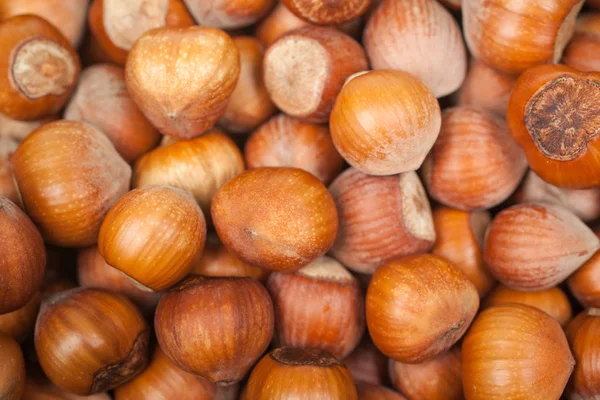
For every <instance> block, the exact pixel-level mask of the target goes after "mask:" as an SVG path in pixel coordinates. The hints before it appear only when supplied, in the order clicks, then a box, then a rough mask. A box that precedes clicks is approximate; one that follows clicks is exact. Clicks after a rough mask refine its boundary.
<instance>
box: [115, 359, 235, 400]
mask: <svg viewBox="0 0 600 400" xmlns="http://www.w3.org/2000/svg"><path fill="white" fill-rule="evenodd" d="M236 389H237V388H236V387H235V386H232V387H231V388H221V387H218V386H216V385H214V384H212V383H210V382H209V381H207V380H206V379H204V378H200V377H198V376H195V375H192V374H188V373H187V372H185V371H184V370H182V369H180V368H178V367H176V366H175V365H174V364H173V363H172V362H171V361H170V360H169V359H168V358H167V356H166V355H165V353H164V352H163V351H162V350H161V349H160V347H157V348H156V350H155V351H154V356H153V357H152V361H150V364H149V365H148V368H146V369H145V370H144V372H142V373H141V374H140V375H138V376H137V377H135V378H134V379H132V380H130V381H129V382H127V383H125V384H123V385H121V386H119V387H118V388H117V389H116V390H115V400H139V399H159V398H161V399H172V398H176V399H179V400H233V399H234V398H235V397H234V396H235V394H236V392H237V390H236Z"/></svg>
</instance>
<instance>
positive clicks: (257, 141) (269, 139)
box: [244, 114, 344, 185]
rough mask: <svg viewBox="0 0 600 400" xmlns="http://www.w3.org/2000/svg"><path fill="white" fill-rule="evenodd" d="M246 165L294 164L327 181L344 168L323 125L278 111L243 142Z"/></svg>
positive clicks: (286, 165) (271, 165)
mask: <svg viewBox="0 0 600 400" xmlns="http://www.w3.org/2000/svg"><path fill="white" fill-rule="evenodd" d="M244 156H245V158H246V163H247V164H248V168H259V167H294V168H300V169H303V170H305V171H307V172H310V173H311V174H313V175H314V176H316V177H317V178H319V179H320V180H321V181H322V182H323V183H324V184H326V185H327V184H329V183H330V182H331V181H332V180H333V179H334V178H335V177H336V176H337V175H338V174H339V173H340V172H341V171H342V169H343V168H344V159H343V158H342V156H340V153H338V151H337V150H336V148H335V146H334V145H333V141H332V140H331V135H330V133H329V129H328V128H327V126H326V125H317V124H311V123H309V122H302V121H300V120H298V119H295V118H291V117H288V116H287V115H285V114H280V115H278V116H276V117H273V118H271V120H269V121H268V122H266V123H265V124H263V125H262V126H261V127H260V128H258V129H257V130H256V131H255V132H254V133H252V135H250V138H249V139H248V141H247V142H246V145H245V148H244Z"/></svg>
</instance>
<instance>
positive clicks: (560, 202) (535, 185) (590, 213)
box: [516, 171, 600, 222]
mask: <svg viewBox="0 0 600 400" xmlns="http://www.w3.org/2000/svg"><path fill="white" fill-rule="evenodd" d="M516 200H517V202H518V203H546V204H554V205H557V206H561V207H564V208H566V209H567V210H569V211H571V212H572V213H574V214H575V215H577V216H578V217H579V218H581V220H582V221H585V222H589V221H593V220H595V219H596V218H598V217H600V187H598V188H592V189H582V190H577V189H564V188H559V187H556V186H554V185H551V184H549V183H548V182H546V181H544V180H543V179H542V178H540V177H539V176H537V174H536V173H535V172H533V171H529V173H528V174H527V177H526V178H525V180H524V181H523V183H522V185H521V187H520V190H519V191H517V194H516Z"/></svg>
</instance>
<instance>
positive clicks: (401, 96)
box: [329, 70, 442, 175]
mask: <svg viewBox="0 0 600 400" xmlns="http://www.w3.org/2000/svg"><path fill="white" fill-rule="evenodd" d="M441 121H442V118H441V112H440V106H439V103H438V102H437V99H436V98H435V96H434V95H433V93H432V92H431V91H430V90H429V89H428V88H427V87H426V86H425V85H424V84H423V83H422V82H421V81H420V80H419V79H417V78H416V77H414V76H413V75H410V74H408V73H406V72H403V71H387V70H379V71H372V72H367V73H364V74H362V75H358V76H354V77H351V78H350V79H349V81H348V82H346V85H345V86H344V87H343V88H342V91H341V92H340V94H339V95H338V97H337V100H336V103H335V106H334V107H333V111H332V113H331V119H330V125H329V128H330V129H331V136H332V139H333V143H334V144H335V147H336V148H337V149H338V151H339V152H340V154H341V155H342V157H344V159H345V160H346V161H347V162H348V163H349V164H350V165H352V166H353V167H355V168H357V169H359V170H361V171H362V172H364V173H366V174H370V175H394V174H398V173H401V172H406V171H414V170H416V169H418V168H419V167H420V166H421V164H422V163H423V160H424V159H425V156H426V155H427V153H428V152H429V150H431V147H432V146H433V144H434V142H435V140H436V139H437V137H438V134H439V132H440V126H441Z"/></svg>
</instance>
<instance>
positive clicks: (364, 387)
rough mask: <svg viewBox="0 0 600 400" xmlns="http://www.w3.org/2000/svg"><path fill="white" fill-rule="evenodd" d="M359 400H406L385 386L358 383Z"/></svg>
mask: <svg viewBox="0 0 600 400" xmlns="http://www.w3.org/2000/svg"><path fill="white" fill-rule="evenodd" d="M356 390H357V391H358V399H359V400H405V399H406V398H405V397H404V396H402V395H400V393H396V392H394V391H393V390H390V389H388V388H386V387H385V386H379V385H373V384H371V383H366V382H356Z"/></svg>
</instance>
